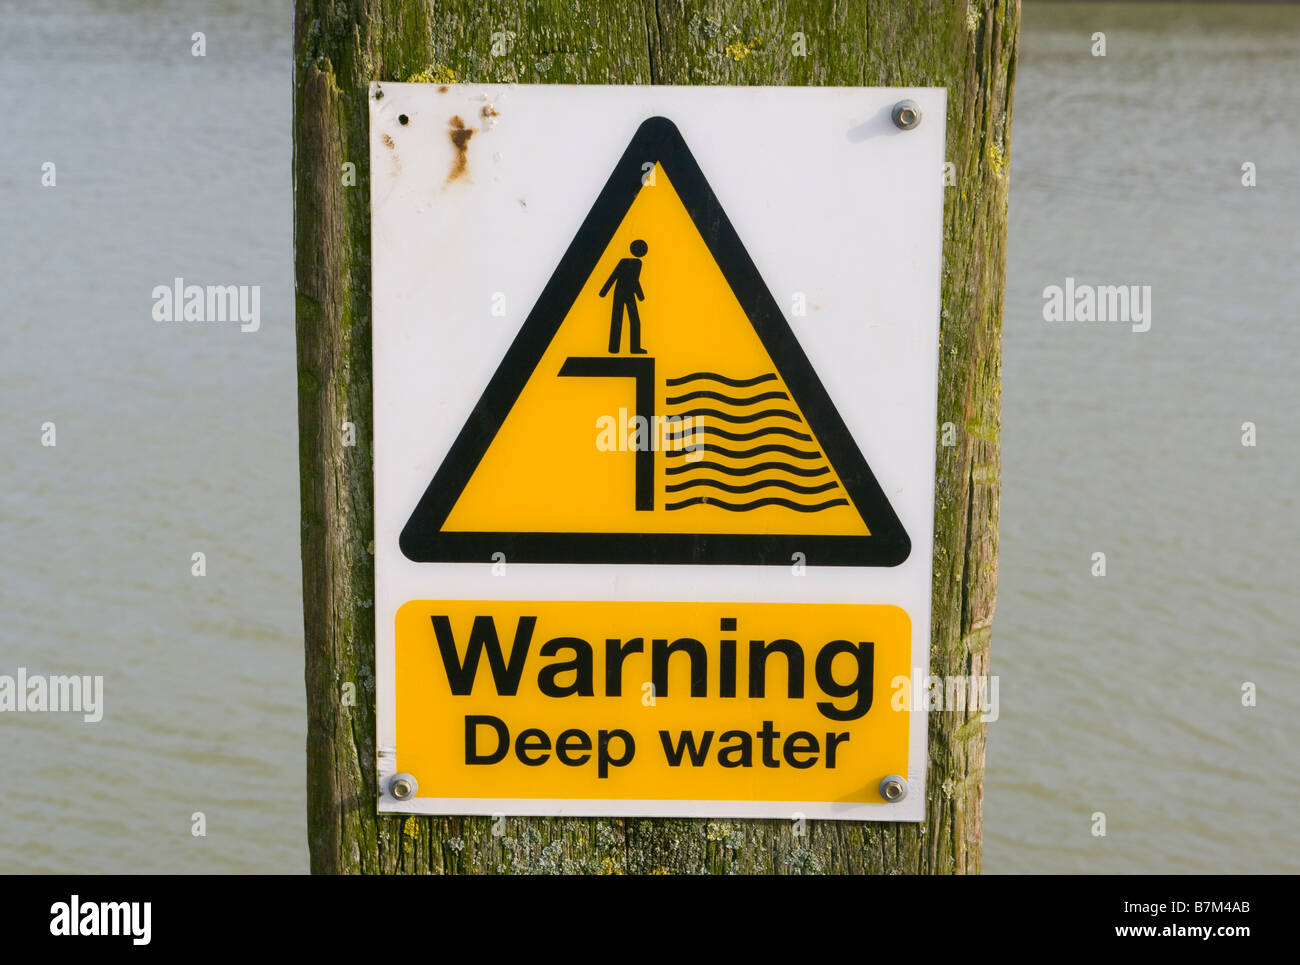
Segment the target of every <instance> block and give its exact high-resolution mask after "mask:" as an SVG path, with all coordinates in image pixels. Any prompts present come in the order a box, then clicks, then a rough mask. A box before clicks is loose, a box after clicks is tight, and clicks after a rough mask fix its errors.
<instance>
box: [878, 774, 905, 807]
mask: <svg viewBox="0 0 1300 965" xmlns="http://www.w3.org/2000/svg"><path fill="white" fill-rule="evenodd" d="M880 796H881V797H883V798H884V799H885V803H887V804H897V803H898V802H899V801H901V800H903V798H905V797H907V781H906V780H904V779H903V778H901V777H899V776H898V775H897V774H890V775H889V776H888V777H887V778H885V779H884V780H883V781H881V782H880Z"/></svg>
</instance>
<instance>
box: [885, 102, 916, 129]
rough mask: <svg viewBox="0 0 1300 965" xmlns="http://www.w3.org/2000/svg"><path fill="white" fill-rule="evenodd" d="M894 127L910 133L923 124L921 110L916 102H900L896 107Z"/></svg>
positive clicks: (893, 115)
mask: <svg viewBox="0 0 1300 965" xmlns="http://www.w3.org/2000/svg"><path fill="white" fill-rule="evenodd" d="M891 116H892V117H893V118H894V126H895V127H897V128H899V129H900V130H903V131H910V130H911V129H912V128H914V127H916V125H918V124H920V123H921V108H920V107H918V106H917V103H916V101H899V102H898V103H897V104H895V105H894V113H893V114H892V115H891Z"/></svg>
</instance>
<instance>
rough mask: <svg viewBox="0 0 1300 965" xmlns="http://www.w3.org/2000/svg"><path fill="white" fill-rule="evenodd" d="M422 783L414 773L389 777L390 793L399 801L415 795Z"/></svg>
mask: <svg viewBox="0 0 1300 965" xmlns="http://www.w3.org/2000/svg"><path fill="white" fill-rule="evenodd" d="M419 787H420V783H419V781H417V780H416V779H415V776H414V775H413V774H394V775H393V776H392V777H391V778H389V779H388V793H389V794H391V795H392V796H393V797H395V798H397V800H399V801H405V800H407V799H409V798H413V797H415V792H416V791H417V790H419Z"/></svg>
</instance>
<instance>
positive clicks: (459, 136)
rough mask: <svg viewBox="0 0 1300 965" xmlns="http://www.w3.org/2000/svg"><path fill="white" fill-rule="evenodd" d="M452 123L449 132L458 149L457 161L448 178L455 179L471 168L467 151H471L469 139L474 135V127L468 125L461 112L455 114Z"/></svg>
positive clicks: (453, 144)
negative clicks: (462, 118)
mask: <svg viewBox="0 0 1300 965" xmlns="http://www.w3.org/2000/svg"><path fill="white" fill-rule="evenodd" d="M450 124H451V126H450V127H449V128H448V129H447V134H448V135H449V136H450V137H451V143H452V146H453V147H454V148H455V149H456V162H455V163H454V164H453V165H452V167H451V174H449V175H448V176H447V180H448V181H455V180H456V179H457V178H459V177H460V176H461V175H462V174H464V173H465V172H466V171H468V170H469V166H468V158H467V153H468V151H469V139H470V138H471V137H473V136H474V128H472V127H466V126H465V122H464V121H463V120H461V117H460V115H459V114H456V115H453V117H452V119H451V121H450Z"/></svg>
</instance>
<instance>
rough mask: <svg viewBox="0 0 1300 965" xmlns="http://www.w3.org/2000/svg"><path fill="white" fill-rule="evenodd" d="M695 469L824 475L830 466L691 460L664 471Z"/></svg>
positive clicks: (734, 473) (738, 473) (740, 473)
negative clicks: (807, 466)
mask: <svg viewBox="0 0 1300 965" xmlns="http://www.w3.org/2000/svg"><path fill="white" fill-rule="evenodd" d="M695 469H714V470H716V471H718V472H721V473H726V474H727V475H728V476H752V475H754V473H756V472H764V471H765V470H768V469H779V470H780V471H781V472H788V473H791V474H792V475H795V476H824V475H826V474H827V473H828V472H830V471H831V469H830V466H817V467H815V468H805V467H803V466H787V465H786V464H785V463H783V462H760V463H759V464H758V465H756V466H724V465H722V464H721V463H716V462H691V463H687V464H686V465H684V466H669V467H668V468H667V469H666V470H664V471H665V472H666V473H667V474H668V475H670V476H676V475H678V474H679V473H683V472H691V471H692V470H695Z"/></svg>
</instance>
